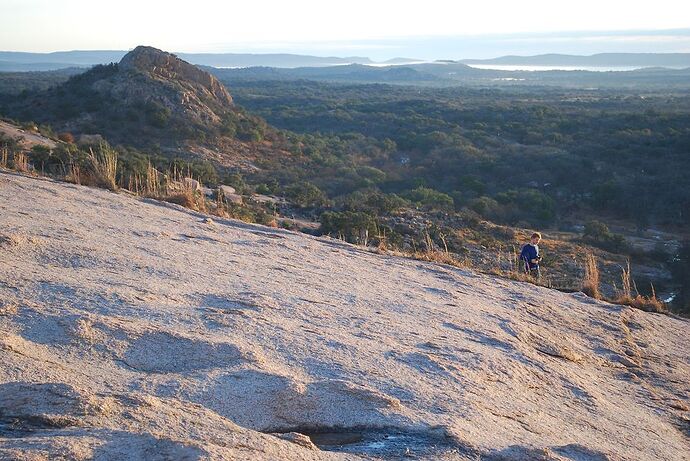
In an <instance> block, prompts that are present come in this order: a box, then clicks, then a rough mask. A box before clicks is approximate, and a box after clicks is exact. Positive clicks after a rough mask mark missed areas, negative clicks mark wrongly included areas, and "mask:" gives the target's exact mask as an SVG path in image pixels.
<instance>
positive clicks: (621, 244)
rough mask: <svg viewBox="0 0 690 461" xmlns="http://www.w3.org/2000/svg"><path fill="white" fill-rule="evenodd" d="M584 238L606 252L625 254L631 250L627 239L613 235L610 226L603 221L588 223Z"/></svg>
mask: <svg viewBox="0 0 690 461" xmlns="http://www.w3.org/2000/svg"><path fill="white" fill-rule="evenodd" d="M582 237H583V239H585V240H588V241H589V242H590V243H592V244H593V245H596V246H598V247H599V248H603V249H604V250H608V251H613V252H623V251H628V250H629V249H630V246H629V245H628V242H627V241H626V240H625V237H623V236H622V235H620V234H614V233H612V232H611V231H610V230H609V228H608V226H607V225H606V224H604V223H603V222H601V221H596V220H592V221H589V222H587V223H586V224H585V229H584V232H583V234H582Z"/></svg>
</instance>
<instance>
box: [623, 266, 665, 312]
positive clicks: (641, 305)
mask: <svg viewBox="0 0 690 461" xmlns="http://www.w3.org/2000/svg"><path fill="white" fill-rule="evenodd" d="M633 289H634V290H635V295H634V296H633ZM612 301H613V302H615V303H616V304H624V305H627V306H632V307H636V308H638V309H642V310H644V311H648V312H666V306H665V304H664V303H663V301H661V300H659V299H658V298H657V297H656V290H654V285H651V294H650V296H644V295H641V294H640V292H639V291H638V290H637V285H636V284H635V280H633V278H632V272H631V270H630V261H626V265H625V267H621V289H620V290H618V291H617V293H616V295H615V297H614V298H613V300H612Z"/></svg>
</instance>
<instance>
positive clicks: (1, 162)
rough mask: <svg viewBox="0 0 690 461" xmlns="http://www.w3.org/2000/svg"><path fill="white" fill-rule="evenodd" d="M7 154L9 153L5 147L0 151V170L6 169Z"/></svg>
mask: <svg viewBox="0 0 690 461" xmlns="http://www.w3.org/2000/svg"><path fill="white" fill-rule="evenodd" d="M9 154H10V152H9V150H8V149H7V148H6V147H4V148H2V149H0V168H7V167H8V160H9Z"/></svg>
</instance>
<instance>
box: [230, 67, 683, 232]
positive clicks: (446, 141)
mask: <svg viewBox="0 0 690 461" xmlns="http://www.w3.org/2000/svg"><path fill="white" fill-rule="evenodd" d="M227 83H228V85H229V87H230V88H231V91H232V92H233V95H234V97H235V100H236V101H237V102H239V103H240V104H241V105H243V106H244V107H246V108H247V109H248V110H249V111H250V112H252V113H255V114H257V115H260V116H262V117H264V118H265V119H266V120H267V121H268V122H269V123H270V124H272V125H274V126H277V127H279V128H283V129H286V130H291V131H293V132H296V133H301V134H302V136H301V139H300V142H301V145H302V146H304V151H305V153H306V154H307V155H309V156H310V158H312V159H313V160H315V161H316V163H318V164H321V165H324V166H332V167H333V173H334V174H333V175H332V176H331V177H329V176H328V174H326V175H324V174H321V175H320V178H321V184H320V185H323V186H324V187H325V188H326V189H328V192H329V193H331V194H336V195H337V194H344V193H347V192H352V191H353V190H355V189H357V188H361V187H362V186H370V185H371V184H361V183H362V181H359V184H358V183H357V181H350V182H349V183H347V184H344V182H346V181H345V178H346V177H348V175H342V174H336V173H337V171H338V168H340V169H342V168H343V167H344V166H346V167H347V168H350V169H353V168H354V169H355V170H361V169H362V168H365V167H367V168H373V169H375V170H376V171H378V172H379V173H380V174H373V173H372V174H373V176H376V178H375V180H373V181H372V180H370V181H369V183H375V185H376V186H377V187H379V188H380V189H381V190H384V191H388V192H396V193H404V192H409V191H412V190H414V189H416V188H417V187H420V186H426V187H429V188H432V189H434V190H436V191H438V192H441V193H443V194H446V195H447V196H448V197H450V198H452V203H453V205H454V207H455V208H458V209H459V208H462V207H469V208H471V209H474V210H475V211H477V212H479V213H480V214H482V215H484V216H485V217H487V218H490V219H494V220H497V221H502V222H508V223H513V224H514V223H517V222H520V221H522V222H526V223H533V224H541V225H544V224H553V223H555V222H556V221H557V220H558V219H560V218H563V217H567V216H569V215H570V214H571V212H574V211H577V210H582V209H586V210H588V211H591V212H594V213H597V214H601V215H603V216H616V217H620V218H624V219H628V220H632V221H634V222H636V223H637V224H639V225H649V224H652V223H655V224H684V223H685V222H686V221H687V219H688V216H690V178H689V177H688V176H687V174H685V173H686V172H687V171H690V110H688V109H687V107H690V98H689V97H687V96H677V95H675V96H672V95H662V94H650V95H638V94H634V93H627V92H611V91H607V92H604V91H595V90H590V91H570V90H568V91H567V92H565V91H563V90H553V89H551V90H549V89H544V88H542V89H539V90H531V89H515V90H498V89H488V90H477V89H463V88H445V89H431V88H417V87H415V88H411V87H400V86H388V85H336V84H326V83H315V82H306V81H301V82H246V81H245V82H242V81H233V82H227ZM336 166H338V167H336ZM326 173H327V172H326ZM350 176H352V175H350ZM357 176H360V175H357ZM365 182H366V181H365Z"/></svg>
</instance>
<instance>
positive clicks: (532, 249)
mask: <svg viewBox="0 0 690 461" xmlns="http://www.w3.org/2000/svg"><path fill="white" fill-rule="evenodd" d="M540 241H541V234H540V233H539V232H535V233H534V234H532V237H531V238H530V242H529V243H528V244H526V245H525V246H523V247H522V251H521V252H520V262H521V263H522V264H524V269H525V273H526V274H527V275H534V276H536V277H537V278H539V277H541V271H540V270H539V261H541V256H539V242H540Z"/></svg>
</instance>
